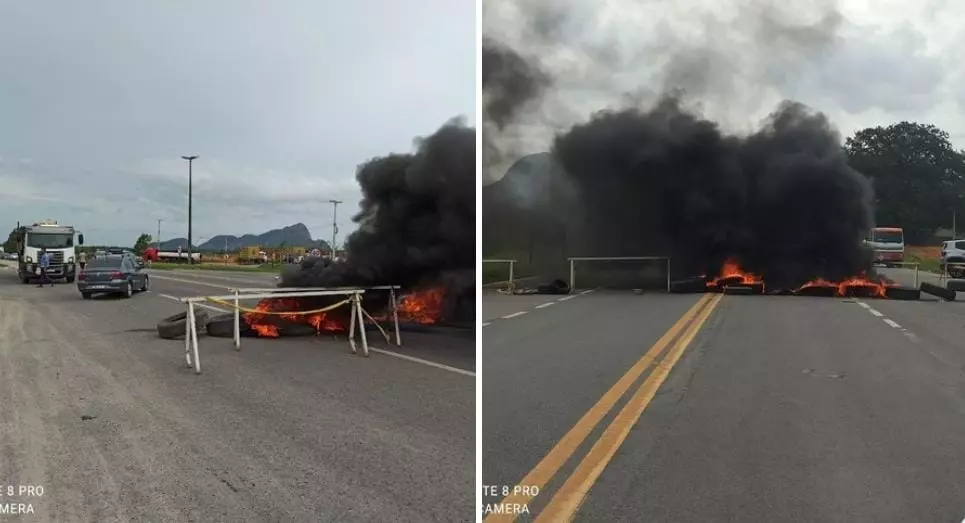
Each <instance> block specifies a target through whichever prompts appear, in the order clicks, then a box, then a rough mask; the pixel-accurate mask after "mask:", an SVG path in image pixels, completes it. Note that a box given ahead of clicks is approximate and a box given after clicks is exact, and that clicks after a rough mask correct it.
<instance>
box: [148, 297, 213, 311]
mask: <svg viewBox="0 0 965 523" xmlns="http://www.w3.org/2000/svg"><path fill="white" fill-rule="evenodd" d="M154 294H157V295H158V296H160V297H162V298H167V299H169V300H172V301H180V300H181V298H178V297H177V296H171V295H170V294H160V293H154ZM194 305H195V306H196V307H204V308H205V309H209V310H212V311H215V312H217V313H226V312H231V311H230V310H227V309H222V308H219V307H215V306H214V305H208V304H207V303H195V304H194Z"/></svg>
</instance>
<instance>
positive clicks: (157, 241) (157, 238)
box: [154, 220, 164, 252]
mask: <svg viewBox="0 0 965 523" xmlns="http://www.w3.org/2000/svg"><path fill="white" fill-rule="evenodd" d="M163 221H164V220H158V221H157V236H155V237H154V248H155V249H157V250H158V252H161V222H163Z"/></svg>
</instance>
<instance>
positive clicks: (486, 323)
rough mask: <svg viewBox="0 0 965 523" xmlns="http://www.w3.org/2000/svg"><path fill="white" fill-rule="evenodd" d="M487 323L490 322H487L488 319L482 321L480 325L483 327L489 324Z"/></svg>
mask: <svg viewBox="0 0 965 523" xmlns="http://www.w3.org/2000/svg"><path fill="white" fill-rule="evenodd" d="M489 324H490V323H489V322H488V321H484V322H483V323H482V326H483V327H485V326H486V325H489Z"/></svg>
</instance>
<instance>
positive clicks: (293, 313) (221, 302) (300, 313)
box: [205, 298, 352, 316]
mask: <svg viewBox="0 0 965 523" xmlns="http://www.w3.org/2000/svg"><path fill="white" fill-rule="evenodd" d="M205 301H210V302H212V303H217V304H219V305H224V306H225V307H230V308H232V309H235V308H237V309H238V310H240V311H243V312H250V313H253V314H265V315H268V316H305V315H308V314H318V313H320V312H328V311H330V310H332V309H337V308H339V307H341V306H342V305H345V304H346V303H351V302H352V299H351V298H349V299H347V300H343V301H340V302H338V303H336V304H334V305H329V306H328V307H325V308H324V309H315V310H312V311H291V312H277V311H262V310H258V309H249V308H247V307H242V306H241V305H238V306H237V307H235V304H234V303H233V302H230V301H227V300H221V299H218V298H205Z"/></svg>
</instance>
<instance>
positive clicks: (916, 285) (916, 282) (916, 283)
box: [915, 263, 918, 288]
mask: <svg viewBox="0 0 965 523" xmlns="http://www.w3.org/2000/svg"><path fill="white" fill-rule="evenodd" d="M915 288H918V264H917V263H916V264H915Z"/></svg>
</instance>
